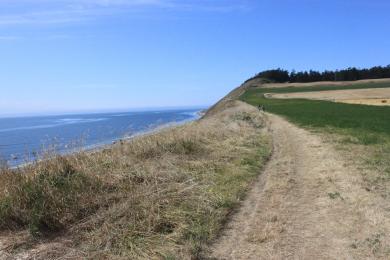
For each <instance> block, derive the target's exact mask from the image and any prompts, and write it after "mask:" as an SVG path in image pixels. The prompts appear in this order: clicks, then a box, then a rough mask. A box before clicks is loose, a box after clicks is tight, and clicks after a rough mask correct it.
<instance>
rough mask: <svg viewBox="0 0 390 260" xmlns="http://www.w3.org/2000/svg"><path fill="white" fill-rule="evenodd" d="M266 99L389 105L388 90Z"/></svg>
mask: <svg viewBox="0 0 390 260" xmlns="http://www.w3.org/2000/svg"><path fill="white" fill-rule="evenodd" d="M266 97H267V98H276V99H298V98H302V99H314V100H327V101H334V102H341V103H350V104H363V105H364V104H366V105H377V106H388V105H390V101H389V99H390V88H369V89H349V90H322V91H316V92H314V91H310V92H296V93H277V94H273V93H269V94H266Z"/></svg>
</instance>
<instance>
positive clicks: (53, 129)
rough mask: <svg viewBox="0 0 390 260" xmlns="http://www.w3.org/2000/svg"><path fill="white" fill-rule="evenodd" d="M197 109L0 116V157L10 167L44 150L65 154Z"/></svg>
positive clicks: (187, 116) (185, 117)
mask: <svg viewBox="0 0 390 260" xmlns="http://www.w3.org/2000/svg"><path fill="white" fill-rule="evenodd" d="M198 111H199V109H198V110H195V109H188V110H169V111H145V112H124V113H101V114H80V115H59V116H40V117H17V118H0V158H1V161H2V163H5V162H6V163H7V164H8V165H9V166H11V167H15V166H18V165H20V164H23V163H28V162H31V161H33V160H36V159H39V158H40V157H41V156H42V153H43V152H44V151H46V152H47V151H51V152H55V153H60V154H64V153H69V152H73V151H77V150H80V149H92V148H96V147H99V146H103V145H107V144H111V143H112V142H114V141H116V140H119V139H122V138H128V137H131V136H134V135H137V134H140V133H143V132H147V131H152V130H154V129H156V128H158V127H161V126H164V125H167V124H178V123H184V122H186V121H190V120H194V119H196V118H197V117H198V116H197V114H198V113H197V112H198Z"/></svg>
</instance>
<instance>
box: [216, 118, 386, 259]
mask: <svg viewBox="0 0 390 260" xmlns="http://www.w3.org/2000/svg"><path fill="white" fill-rule="evenodd" d="M267 121H268V125H269V129H270V132H271V134H272V136H273V138H274V154H273V157H272V158H271V161H270V162H269V164H268V165H267V167H266V169H265V172H264V173H263V174H262V175H261V176H260V179H259V182H258V183H257V184H256V185H255V187H254V188H253V190H252V191H251V192H250V193H249V195H248V197H247V199H246V200H245V201H244V202H243V205H242V207H241V209H240V210H239V212H238V213H237V214H236V215H235V216H234V217H233V219H232V221H231V222H230V223H229V224H228V227H227V229H226V230H225V232H224V234H223V235H222V237H221V238H220V239H219V240H218V241H217V242H216V243H215V244H214V245H213V246H212V248H211V249H210V250H211V251H210V256H211V257H212V258H216V259H389V257H390V239H389V231H390V216H389V215H390V205H389V203H388V202H386V201H385V200H384V199H383V198H381V197H379V196H377V195H375V194H373V193H371V192H370V191H367V190H366V189H364V188H363V186H364V185H363V183H362V178H361V175H360V173H359V171H358V170H357V169H356V168H355V167H354V166H353V165H352V164H353V163H352V162H346V161H344V160H343V158H342V157H341V156H340V155H339V154H338V152H337V151H335V150H334V149H333V148H332V147H331V146H330V145H329V144H325V143H324V142H323V141H322V140H321V138H320V137H318V136H315V135H313V134H311V133H309V132H308V131H305V130H303V129H300V128H298V127H296V126H294V125H292V124H290V123H288V122H287V121H285V120H284V119H282V118H280V117H278V116H274V115H267Z"/></svg>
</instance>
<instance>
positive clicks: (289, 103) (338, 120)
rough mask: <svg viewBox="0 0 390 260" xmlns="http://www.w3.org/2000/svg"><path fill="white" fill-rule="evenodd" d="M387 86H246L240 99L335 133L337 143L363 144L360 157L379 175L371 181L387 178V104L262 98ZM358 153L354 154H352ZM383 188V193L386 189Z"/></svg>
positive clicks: (389, 127)
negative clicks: (296, 93) (374, 104)
mask: <svg viewBox="0 0 390 260" xmlns="http://www.w3.org/2000/svg"><path fill="white" fill-rule="evenodd" d="M385 86H387V87H390V85H389V84H388V83H365V84H351V85H347V86H309V87H296V88H292V87H288V88H249V89H248V90H247V91H246V92H245V93H244V94H243V95H241V97H240V99H241V100H243V101H245V102H248V103H249V104H252V105H256V106H257V105H264V106H265V108H266V110H267V111H268V112H271V113H275V114H278V115H281V116H283V117H285V118H287V119H288V120H290V121H292V122H293V123H295V124H297V125H300V126H302V127H306V128H309V129H312V130H316V131H321V132H323V133H328V134H336V135H337V136H339V137H340V138H339V139H338V140H339V142H340V143H341V144H343V145H344V146H345V145H360V146H364V147H363V148H361V149H360V151H363V153H365V155H366V156H363V157H364V160H366V161H367V163H368V164H369V165H370V166H372V167H373V168H375V169H376V170H377V171H378V172H379V173H380V175H378V176H372V178H371V180H370V182H372V183H373V185H376V184H378V185H382V184H383V183H384V182H386V183H387V184H386V185H388V183H389V181H390V120H389V116H390V107H380V106H368V105H352V104H343V103H334V102H330V101H316V100H305V99H288V100H286V99H283V100H282V99H279V100H278V99H266V98H264V93H291V92H306V91H317V90H337V89H361V88H376V87H385ZM358 156H362V154H356V157H358ZM381 189H383V190H384V196H389V197H390V192H389V191H388V189H387V191H386V188H385V187H383V185H382V188H381Z"/></svg>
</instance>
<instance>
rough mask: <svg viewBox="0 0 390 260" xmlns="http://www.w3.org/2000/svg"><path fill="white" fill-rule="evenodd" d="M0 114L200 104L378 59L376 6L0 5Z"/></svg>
mask: <svg viewBox="0 0 390 260" xmlns="http://www.w3.org/2000/svg"><path fill="white" fill-rule="evenodd" d="M0 59H1V61H0V115H10V114H28V113H60V112H81V111H101V110H127V109H132V108H142V107H176V106H204V105H210V104H212V103H214V102H215V101H217V100H218V99H219V98H221V97H222V96H224V95H225V94H226V93H227V92H228V91H229V90H231V89H232V88H234V87H236V86H238V85H239V84H240V83H242V82H243V81H244V80H245V79H247V78H248V77H250V76H253V75H254V74H255V73H257V72H259V71H261V70H264V69H270V68H276V67H281V68H285V69H296V70H305V69H317V70H324V69H338V68H345V67H348V66H357V67H370V66H374V65H388V64H390V1H388V0H370V1H368V0H327V1H323V0H187V1H186V0H0Z"/></svg>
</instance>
